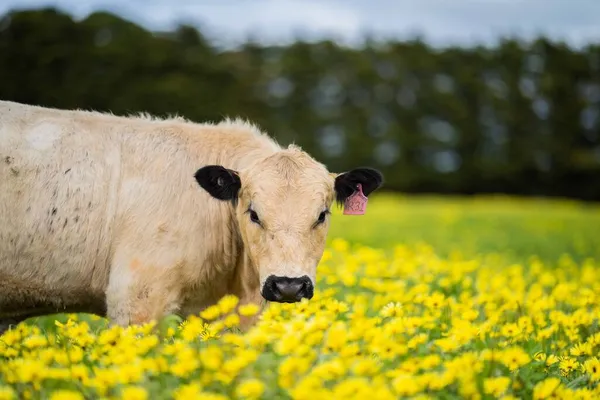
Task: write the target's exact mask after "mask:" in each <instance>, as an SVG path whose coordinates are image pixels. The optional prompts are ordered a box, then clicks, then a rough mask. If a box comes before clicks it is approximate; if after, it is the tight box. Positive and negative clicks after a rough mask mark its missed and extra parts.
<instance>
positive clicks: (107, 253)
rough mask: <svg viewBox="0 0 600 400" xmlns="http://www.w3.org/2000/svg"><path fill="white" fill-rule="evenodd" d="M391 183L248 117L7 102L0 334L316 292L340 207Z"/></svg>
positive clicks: (0, 211) (0, 127)
mask: <svg viewBox="0 0 600 400" xmlns="http://www.w3.org/2000/svg"><path fill="white" fill-rule="evenodd" d="M381 179H382V177H381V175H380V174H379V172H377V171H375V170H372V169H369V168H359V169H355V170H352V171H349V172H345V173H342V174H333V173H330V172H329V171H327V169H326V168H325V166H324V165H322V164H320V163H318V162H317V161H315V160H314V159H312V157H310V156H309V155H308V154H306V153H305V152H303V151H302V150H301V149H299V148H297V147H296V146H290V147H288V148H281V147H280V146H279V145H278V144H277V143H275V142H274V141H273V140H272V139H271V138H270V137H268V136H267V135H265V134H263V133H262V132H260V131H259V130H258V129H257V128H255V127H254V126H252V125H249V124H247V123H244V122H241V121H230V120H227V121H225V122H223V123H220V124H198V123H192V122H188V121H185V120H183V119H178V118H175V119H166V120H158V119H152V118H149V117H145V116H136V117H118V116H114V115H110V114H102V113H98V112H89V111H67V110H57V109H50V108H43V107H37V106H29V105H23V104H18V103H14V102H7V101H0V329H1V328H2V327H1V325H2V323H3V322H4V323H6V321H10V320H13V321H19V320H22V319H24V318H27V317H30V316H34V315H43V314H48V313H54V312H89V313H95V314H99V315H107V316H108V317H109V318H110V319H111V321H112V322H114V323H118V324H121V325H128V324H131V323H143V322H147V321H150V320H152V319H158V318H160V317H162V316H163V315H165V314H168V313H173V312H176V313H179V314H181V315H184V316H185V315H189V314H190V313H198V312H199V311H201V310H202V309H203V308H205V307H207V306H208V305H211V304H214V303H215V302H216V301H218V300H219V298H221V297H222V296H223V295H225V294H234V295H236V296H238V297H239V298H240V300H241V302H240V304H243V303H246V302H254V303H261V302H263V301H264V300H265V299H266V300H269V301H284V302H294V301H299V300H300V299H301V298H311V297H312V293H313V288H314V284H315V274H316V265H317V264H318V261H319V260H320V257H321V255H322V252H323V248H324V245H325V237H326V234H327V230H328V226H329V225H328V224H329V218H328V217H327V216H328V214H329V207H330V205H331V203H332V202H333V200H334V198H335V199H337V200H338V201H344V199H346V198H348V196H349V195H350V194H351V193H352V192H353V191H354V190H355V188H359V189H360V187H361V185H362V188H363V189H364V190H365V194H366V195H368V193H370V192H372V191H373V190H375V189H376V188H378V187H379V186H380V185H381V183H382V180H381ZM203 189H204V190H203ZM246 322H252V321H251V320H250V321H246Z"/></svg>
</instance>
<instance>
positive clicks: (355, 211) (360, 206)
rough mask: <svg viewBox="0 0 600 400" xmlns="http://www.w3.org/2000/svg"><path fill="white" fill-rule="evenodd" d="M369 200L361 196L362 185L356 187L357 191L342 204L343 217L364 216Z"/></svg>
mask: <svg viewBox="0 0 600 400" xmlns="http://www.w3.org/2000/svg"><path fill="white" fill-rule="evenodd" d="M367 201H369V199H368V198H367V196H365V195H364V194H363V191H362V185H361V184H360V183H359V184H358V185H357V190H356V191H355V192H354V193H352V194H351V195H350V196H348V198H347V199H346V201H345V202H344V215H364V214H365V212H366V211H367Z"/></svg>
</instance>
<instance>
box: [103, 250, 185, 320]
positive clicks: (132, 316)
mask: <svg viewBox="0 0 600 400" xmlns="http://www.w3.org/2000/svg"><path fill="white" fill-rule="evenodd" d="M176 276H177V273H176V271H175V270H173V269H171V268H169V267H163V268H161V267H156V266H152V265H150V264H144V263H142V262H141V261H140V260H138V259H133V260H132V261H130V262H129V263H126V264H123V263H122V264H117V265H114V266H113V268H112V270H111V273H110V278H109V283H108V287H107V290H106V305H107V316H108V318H109V320H110V323H111V324H113V325H114V324H117V325H121V326H128V325H130V324H144V323H147V322H150V321H152V320H154V321H158V320H159V319H160V318H162V317H163V316H165V315H168V314H172V313H174V312H176V311H177V309H178V308H179V305H180V293H181V290H180V288H179V286H178V285H177V280H176Z"/></svg>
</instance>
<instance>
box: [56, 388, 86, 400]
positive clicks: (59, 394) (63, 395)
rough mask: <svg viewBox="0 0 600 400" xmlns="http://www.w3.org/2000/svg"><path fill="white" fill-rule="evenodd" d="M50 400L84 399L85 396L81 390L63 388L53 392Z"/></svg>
mask: <svg viewBox="0 0 600 400" xmlns="http://www.w3.org/2000/svg"><path fill="white" fill-rule="evenodd" d="M50 400H84V397H83V395H82V394H81V393H79V392H75V391H72V390H64V389H61V390H55V391H54V392H52V394H51V395H50Z"/></svg>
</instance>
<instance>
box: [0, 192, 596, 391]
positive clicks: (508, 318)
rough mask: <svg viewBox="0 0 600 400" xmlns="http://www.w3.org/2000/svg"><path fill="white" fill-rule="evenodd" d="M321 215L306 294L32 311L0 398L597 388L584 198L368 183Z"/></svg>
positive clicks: (1, 363)
mask: <svg viewBox="0 0 600 400" xmlns="http://www.w3.org/2000/svg"><path fill="white" fill-rule="evenodd" d="M333 221H334V222H333V226H332V230H331V236H330V237H331V240H330V241H329V246H328V248H327V250H326V252H325V254H324V257H323V260H322V262H321V264H320V266H319V270H318V277H319V283H318V290H317V291H316V294H315V297H314V298H313V299H312V300H310V301H304V302H302V303H299V304H293V305H289V304H286V305H283V304H272V305H270V306H269V308H268V309H267V311H266V312H265V313H264V314H263V316H262V318H261V320H260V321H259V323H258V325H256V326H255V327H254V328H252V329H251V330H250V331H248V332H245V333H240V332H239V330H237V329H236V326H237V324H238V322H239V315H238V314H236V313H234V312H232V310H233V309H234V308H235V306H236V305H237V299H236V298H235V297H226V298H224V299H222V301H221V302H220V303H219V304H218V305H217V306H214V307H211V308H209V309H207V310H205V311H204V312H202V313H201V314H200V315H198V316H197V317H193V318H190V319H188V320H186V321H181V320H180V319H178V318H177V317H168V318H165V319H164V320H162V321H157V322H156V323H153V324H149V325H146V326H135V327H130V328H127V329H121V328H118V327H113V328H108V327H107V323H106V321H105V320H103V319H100V318H97V317H94V316H89V315H60V316H57V319H55V318H54V317H52V318H39V319H35V320H30V321H27V323H23V324H21V325H19V326H18V327H17V328H16V329H14V330H12V331H8V332H7V333H5V334H4V335H3V336H2V337H0V400H2V399H12V398H25V399H38V398H39V399H52V400H71V399H100V398H103V399H120V398H122V399H132V400H137V399H140V400H142V399H170V398H175V399H185V400H191V399H207V400H208V399H214V400H217V399H298V400H300V399H306V400H318V399H327V400H330V399H336V400H337V399H344V400H346V399H377V400H380V399H381V400H385V399H398V398H412V399H435V398H439V399H459V398H464V399H505V400H508V399H518V398H520V399H546V398H554V399H597V398H600V360H599V357H598V352H599V350H600V327H599V323H600V264H599V263H600V235H599V234H598V233H600V230H599V228H598V227H599V226H600V207H598V206H589V205H581V204H578V203H575V202H566V201H560V202H556V201H541V200H516V199H511V198H473V199H440V198H434V197H432V198H425V197H421V198H404V197H398V196H384V195H381V196H379V197H374V198H373V199H372V200H370V202H369V206H368V208H367V214H366V215H365V216H362V217H357V216H342V215H341V213H340V212H335V213H334V216H333ZM256 311H257V307H255V306H253V305H248V306H245V307H242V308H240V309H239V313H240V314H243V315H251V314H253V313H255V312H256Z"/></svg>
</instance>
